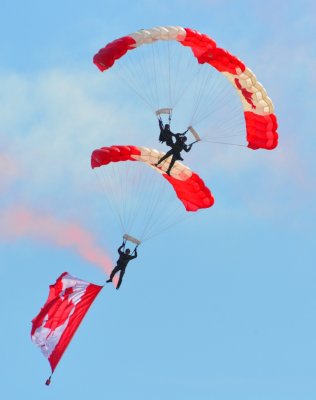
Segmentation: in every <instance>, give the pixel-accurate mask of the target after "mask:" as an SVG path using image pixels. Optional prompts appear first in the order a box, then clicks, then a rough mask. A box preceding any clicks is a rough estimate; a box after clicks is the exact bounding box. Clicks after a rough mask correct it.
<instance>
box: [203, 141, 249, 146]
mask: <svg viewBox="0 0 316 400" xmlns="http://www.w3.org/2000/svg"><path fill="white" fill-rule="evenodd" d="M203 142H208V143H215V144H224V145H228V146H237V147H248V146H246V145H245V144H238V143H229V142H217V141H215V140H209V139H206V140H203Z"/></svg>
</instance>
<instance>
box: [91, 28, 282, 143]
mask: <svg viewBox="0 0 316 400" xmlns="http://www.w3.org/2000/svg"><path fill="white" fill-rule="evenodd" d="M159 41H164V42H168V43H169V42H170V41H175V42H179V43H180V44H181V45H183V46H187V47H189V48H191V50H192V52H193V55H194V57H195V58H196V59H197V61H198V63H199V64H209V65H211V66H212V67H214V68H215V69H216V70H217V71H219V72H220V73H221V74H222V75H224V76H225V77H226V78H227V79H228V81H229V82H230V83H231V84H232V85H233V87H234V88H235V90H236V91H237V93H238V95H239V97H240V100H241V103H242V107H243V111H244V118H245V123H246V132H247V142H248V147H249V148H251V149H259V148H263V149H268V150H271V149H274V148H275V147H276V146H277V143H278V134H277V131H276V130H277V119H276V116H275V114H274V107H273V103H272V101H271V99H270V98H269V97H268V95H267V92H266V90H265V89H264V87H263V86H262V85H261V84H260V83H259V82H258V81H257V78H256V76H255V75H254V73H253V72H252V71H251V70H250V69H249V68H248V67H246V65H245V64H244V63H243V62H242V61H241V60H239V59H238V58H236V57H235V56H233V55H232V54H231V53H229V52H228V51H227V50H225V49H222V48H220V47H217V45H216V42H215V41H214V40H213V39H211V38H210V37H209V36H207V35H205V34H202V33H200V32H198V31H196V30H193V29H189V28H182V27H180V26H164V27H162V26H161V27H155V28H151V29H142V30H139V31H137V32H134V33H131V34H129V35H127V36H124V37H121V38H119V39H116V40H114V41H113V42H111V43H108V44H107V45H106V46H105V47H104V48H102V49H101V50H100V51H99V52H98V53H97V54H96V55H95V56H94V58H93V62H94V63H95V64H96V66H97V67H98V68H99V69H100V70H101V71H105V70H107V69H109V68H111V67H112V66H113V64H114V63H115V62H116V60H119V59H120V58H122V57H123V56H125V54H127V53H128V52H129V51H130V50H133V49H136V48H138V47H140V46H142V45H143V44H153V43H156V42H159ZM167 53H168V54H169V53H170V49H169V47H168V51H167ZM176 58H177V57H176ZM151 64H152V65H151V67H150V68H151V69H153V70H157V71H161V69H162V67H163V66H164V64H166V65H167V69H168V71H167V73H166V76H165V77H162V78H161V77H159V76H158V78H156V77H155V78H152V79H151V81H152V82H153V83H152V84H153V85H155V86H157V87H159V86H160V85H161V84H163V81H164V80H169V81H170V75H171V73H170V72H172V71H170V69H171V68H170V62H169V61H168V59H167V57H166V56H164V58H163V59H162V62H161V63H160V64H159V63H158V62H156V61H155V60H154V61H153V62H152V63H151ZM182 64H183V63H182ZM180 66H181V65H177V64H176V67H175V80H176V79H177V78H178V69H179V67H180ZM186 69H187V70H188V69H189V68H186ZM139 71H141V72H140V74H141V75H142V74H144V72H142V70H140V69H139ZM128 83H129V84H130V85H131V82H128ZM148 85H150V83H149V82H147V83H146V86H148ZM172 85H173V84H172ZM172 85H170V86H169V89H168V91H169V92H171V89H172V87H171V86H172ZM201 85H202V86H201V89H203V85H204V86H205V84H203V82H202V83H201ZM153 89H154V88H153ZM198 90H200V88H199V89H198ZM190 94H191V91H190ZM141 95H142V96H143V93H142V94H141ZM156 97H158V96H156ZM199 102H200V100H199ZM224 103H225V101H224ZM164 106H166V105H164ZM171 106H172V105H171ZM227 117H228V116H227V115H226V118H227Z"/></svg>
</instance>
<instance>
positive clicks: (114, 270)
mask: <svg viewBox="0 0 316 400" xmlns="http://www.w3.org/2000/svg"><path fill="white" fill-rule="evenodd" d="M120 270H121V268H120V267H119V266H117V265H116V267H115V268H113V271H112V272H111V275H110V279H108V280H107V282H112V280H113V278H114V275H115V274H116V273H117V272H118V271H120Z"/></svg>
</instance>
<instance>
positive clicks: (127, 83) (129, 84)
mask: <svg viewBox="0 0 316 400" xmlns="http://www.w3.org/2000/svg"><path fill="white" fill-rule="evenodd" d="M111 71H113V73H114V74H115V75H116V77H117V78H118V79H119V80H121V81H122V82H124V83H125V84H126V85H127V86H128V87H129V88H130V89H131V90H132V91H133V92H134V93H135V94H136V95H137V96H138V97H139V98H140V99H142V100H143V102H144V103H145V104H147V106H148V107H149V109H150V110H151V111H152V112H155V108H154V107H153V105H152V104H151V103H150V101H148V99H147V98H146V97H145V96H144V95H143V93H142V92H141V91H140V90H138V89H137V88H136V86H135V85H133V84H132V83H131V82H130V81H129V80H128V79H127V78H125V77H124V76H123V75H122V74H120V73H119V72H118V71H117V70H116V69H115V68H113V69H111Z"/></svg>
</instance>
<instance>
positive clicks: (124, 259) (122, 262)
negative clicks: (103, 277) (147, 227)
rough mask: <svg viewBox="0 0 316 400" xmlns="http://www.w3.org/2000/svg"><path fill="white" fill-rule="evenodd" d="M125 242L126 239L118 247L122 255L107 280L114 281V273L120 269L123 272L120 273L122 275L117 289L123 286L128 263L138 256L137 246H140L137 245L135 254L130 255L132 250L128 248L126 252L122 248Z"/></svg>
mask: <svg viewBox="0 0 316 400" xmlns="http://www.w3.org/2000/svg"><path fill="white" fill-rule="evenodd" d="M125 244H126V241H125V240H124V241H123V243H122V245H121V246H120V247H119V248H118V249H117V251H118V253H119V255H120V257H119V259H118V260H117V262H116V266H115V267H114V269H113V270H112V272H111V275H110V279H108V280H107V282H112V280H113V278H114V275H115V274H116V273H117V272H119V271H120V272H121V273H120V277H119V280H118V283H117V286H116V289H119V287H120V286H121V283H122V279H123V276H124V274H125V270H126V267H127V264H128V263H129V262H130V261H131V260H133V259H134V258H136V257H137V247H138V246H136V247H135V250H134V251H133V253H134V255H130V252H131V251H130V249H126V250H125V252H124V251H123V250H122V249H123V248H124V247H125ZM133 253H132V254H133Z"/></svg>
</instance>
